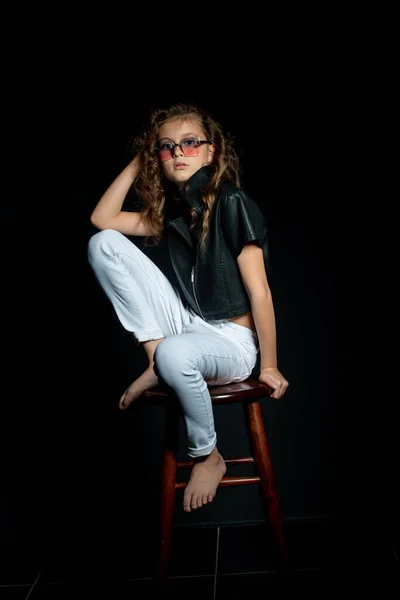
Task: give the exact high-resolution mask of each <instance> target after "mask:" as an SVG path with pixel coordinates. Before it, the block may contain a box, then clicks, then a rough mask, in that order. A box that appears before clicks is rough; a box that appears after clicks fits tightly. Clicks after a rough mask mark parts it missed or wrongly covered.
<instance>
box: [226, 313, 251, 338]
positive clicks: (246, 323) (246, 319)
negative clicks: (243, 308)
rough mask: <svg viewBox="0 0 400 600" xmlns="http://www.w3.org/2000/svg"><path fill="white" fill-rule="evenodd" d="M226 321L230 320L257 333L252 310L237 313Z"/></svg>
mask: <svg viewBox="0 0 400 600" xmlns="http://www.w3.org/2000/svg"><path fill="white" fill-rule="evenodd" d="M228 321H232V323H237V324H238V325H243V327H248V328H249V329H252V330H253V331H254V332H256V333H257V330H256V326H255V323H254V319H253V314H252V312H251V311H250V312H247V313H245V314H244V315H239V316H238V317H233V319H228Z"/></svg>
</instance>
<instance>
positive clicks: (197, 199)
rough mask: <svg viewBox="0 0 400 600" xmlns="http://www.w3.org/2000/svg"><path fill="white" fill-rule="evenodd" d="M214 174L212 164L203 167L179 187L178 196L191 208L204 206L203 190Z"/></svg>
mask: <svg viewBox="0 0 400 600" xmlns="http://www.w3.org/2000/svg"><path fill="white" fill-rule="evenodd" d="M212 174H213V168H212V166H211V165H206V166H205V167H201V168H200V169H199V170H198V171H196V173H194V174H193V175H192V176H191V177H190V178H189V179H188V180H187V181H185V183H184V184H183V185H182V186H181V187H180V188H179V189H178V192H177V194H176V198H177V199H179V200H184V201H185V202H186V203H187V204H188V205H189V206H190V208H195V209H196V208H197V209H200V208H201V206H202V202H201V191H202V189H203V188H204V187H205V186H206V185H207V183H208V182H209V180H210V178H211V176H212Z"/></svg>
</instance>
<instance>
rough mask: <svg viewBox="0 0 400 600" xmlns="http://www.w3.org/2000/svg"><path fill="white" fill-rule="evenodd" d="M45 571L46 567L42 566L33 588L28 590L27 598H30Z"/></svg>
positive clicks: (26, 599)
mask: <svg viewBox="0 0 400 600" xmlns="http://www.w3.org/2000/svg"><path fill="white" fill-rule="evenodd" d="M43 571H44V567H42V568H41V569H40V571H39V575H38V576H37V577H36V579H35V581H34V582H33V584H32V587H31V589H30V590H29V592H28V595H27V596H26V598H25V600H28V598H29V596H30V595H31V593H32V592H33V590H34V589H35V586H36V584H37V582H38V581H39V579H40V576H41V574H42V573H43Z"/></svg>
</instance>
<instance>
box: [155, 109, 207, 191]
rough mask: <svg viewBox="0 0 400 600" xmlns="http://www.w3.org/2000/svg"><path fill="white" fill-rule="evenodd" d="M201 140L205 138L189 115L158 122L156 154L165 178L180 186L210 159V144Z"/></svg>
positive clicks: (205, 139) (205, 140)
mask: <svg viewBox="0 0 400 600" xmlns="http://www.w3.org/2000/svg"><path fill="white" fill-rule="evenodd" d="M201 142H203V143H201ZM204 142H208V140H207V137H206V135H205V133H204V131H203V130H202V128H201V127H200V125H199V124H198V123H197V122H196V121H194V120H193V119H185V120H182V119H175V120H173V121H168V122H167V123H164V124H163V125H161V127H160V131H159V133H158V136H157V146H158V157H159V161H160V165H161V169H162V171H163V173H164V175H165V176H166V178H167V179H169V180H170V181H173V182H174V183H176V184H177V185H179V186H180V185H182V183H184V182H185V181H187V180H188V179H189V178H190V177H191V176H192V175H193V174H194V173H195V172H196V171H198V170H199V169H200V168H201V167H203V166H204V165H206V164H208V163H210V162H211V161H212V158H213V154H214V146H213V145H212V144H210V143H204ZM178 144H181V146H179V145H178Z"/></svg>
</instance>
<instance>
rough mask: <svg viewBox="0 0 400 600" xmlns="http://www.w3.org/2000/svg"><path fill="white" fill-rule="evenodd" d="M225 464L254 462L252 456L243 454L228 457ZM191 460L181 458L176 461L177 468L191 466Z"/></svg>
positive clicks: (192, 463)
mask: <svg viewBox="0 0 400 600" xmlns="http://www.w3.org/2000/svg"><path fill="white" fill-rule="evenodd" d="M224 462H225V464H226V465H244V464H250V463H251V464H252V463H254V458H253V457H252V456H245V457H240V458H228V459H227V460H225V461H224ZM193 465H194V462H193V460H183V461H181V462H178V463H176V466H177V468H179V467H183V468H186V467H193Z"/></svg>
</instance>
